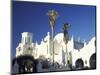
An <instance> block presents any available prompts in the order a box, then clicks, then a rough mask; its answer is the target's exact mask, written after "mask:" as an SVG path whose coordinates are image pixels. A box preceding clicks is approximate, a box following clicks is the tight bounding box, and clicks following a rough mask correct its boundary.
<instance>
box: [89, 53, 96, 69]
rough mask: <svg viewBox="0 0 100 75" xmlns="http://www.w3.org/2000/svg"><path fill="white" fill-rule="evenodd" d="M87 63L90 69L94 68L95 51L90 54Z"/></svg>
mask: <svg viewBox="0 0 100 75" xmlns="http://www.w3.org/2000/svg"><path fill="white" fill-rule="evenodd" d="M89 63H90V68H91V69H96V53H94V54H92V55H91V57H90V60H89Z"/></svg>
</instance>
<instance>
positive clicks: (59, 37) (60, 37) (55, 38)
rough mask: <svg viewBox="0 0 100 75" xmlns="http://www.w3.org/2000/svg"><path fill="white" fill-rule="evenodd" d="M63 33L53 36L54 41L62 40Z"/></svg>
mask: <svg viewBox="0 0 100 75" xmlns="http://www.w3.org/2000/svg"><path fill="white" fill-rule="evenodd" d="M63 37H64V35H63V33H59V34H57V35H56V36H55V37H54V41H55V40H56V41H57V42H58V43H60V42H61V41H63Z"/></svg>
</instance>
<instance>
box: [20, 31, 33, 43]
mask: <svg viewBox="0 0 100 75" xmlns="http://www.w3.org/2000/svg"><path fill="white" fill-rule="evenodd" d="M21 43H23V44H31V43H32V33H29V32H23V33H22V39H21Z"/></svg>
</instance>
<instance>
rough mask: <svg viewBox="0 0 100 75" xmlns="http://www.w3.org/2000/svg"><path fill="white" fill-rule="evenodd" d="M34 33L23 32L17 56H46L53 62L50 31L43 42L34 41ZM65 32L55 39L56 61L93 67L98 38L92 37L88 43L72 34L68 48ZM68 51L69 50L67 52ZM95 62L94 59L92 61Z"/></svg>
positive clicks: (62, 63)
mask: <svg viewBox="0 0 100 75" xmlns="http://www.w3.org/2000/svg"><path fill="white" fill-rule="evenodd" d="M32 38H33V34H32V33H29V32H23V33H22V38H21V42H20V43H19V45H18V46H17V48H16V58H17V57H19V56H23V55H31V56H33V57H34V59H39V58H40V57H44V58H45V59H47V60H48V61H50V62H51V63H52V62H53V54H52V51H51V44H50V33H49V32H48V33H47V35H46V36H45V37H44V38H43V39H42V41H41V43H40V44H38V42H36V43H33V41H32ZM63 38H64V36H63V33H58V34H57V35H56V36H55V37H54V40H53V45H54V63H57V64H59V65H60V66H67V64H68V62H67V60H69V63H70V64H71V66H72V68H75V67H77V68H80V67H88V68H90V67H91V62H90V61H91V60H90V59H91V57H92V56H93V55H95V54H96V45H95V44H96V39H95V37H93V38H91V39H90V41H89V42H88V43H86V42H85V41H83V42H82V41H81V40H75V39H74V37H73V36H72V37H71V38H70V40H69V41H68V44H67V48H66V45H65V43H64V41H63ZM66 51H67V52H66ZM92 62H93V61H92Z"/></svg>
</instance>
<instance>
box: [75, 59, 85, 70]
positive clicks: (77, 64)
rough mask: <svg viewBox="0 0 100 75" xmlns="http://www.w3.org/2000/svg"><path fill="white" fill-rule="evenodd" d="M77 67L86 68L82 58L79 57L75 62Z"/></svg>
mask: <svg viewBox="0 0 100 75" xmlns="http://www.w3.org/2000/svg"><path fill="white" fill-rule="evenodd" d="M75 65H76V66H75V67H76V69H83V68H84V62H83V60H82V59H77V60H76V62H75Z"/></svg>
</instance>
